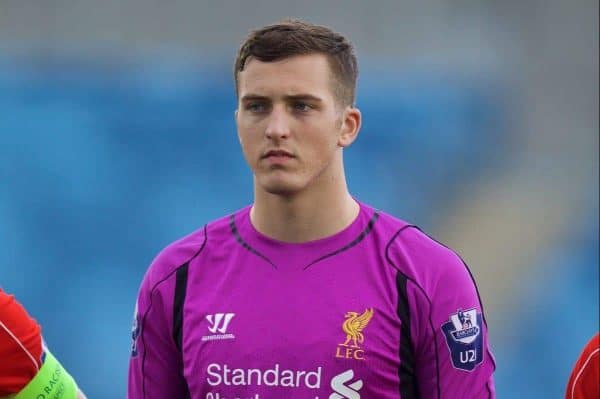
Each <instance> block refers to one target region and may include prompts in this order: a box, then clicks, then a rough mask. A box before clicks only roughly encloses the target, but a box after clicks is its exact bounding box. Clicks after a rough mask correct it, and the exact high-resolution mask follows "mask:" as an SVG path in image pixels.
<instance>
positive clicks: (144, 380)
mask: <svg viewBox="0 0 600 399" xmlns="http://www.w3.org/2000/svg"><path fill="white" fill-rule="evenodd" d="M176 271H177V269H175V270H173V271H172V272H171V273H169V274H167V275H166V276H165V277H164V278H163V279H162V280H160V281H159V282H157V283H156V284H154V286H153V287H152V289H151V290H150V305H149V306H148V309H146V311H145V312H144V315H143V316H142V322H141V323H140V340H141V341H142V346H143V348H144V354H143V355H142V398H144V399H145V398H146V373H145V372H144V366H145V365H146V353H147V350H146V344H145V342H144V332H145V331H146V329H145V328H144V325H145V324H146V316H148V313H150V310H152V305H153V301H152V298H154V291H155V290H156V288H157V287H158V286H159V285H160V284H161V283H163V282H165V281H167V280H168V279H169V278H170V277H171V276H172V275H173V273H175V272H176Z"/></svg>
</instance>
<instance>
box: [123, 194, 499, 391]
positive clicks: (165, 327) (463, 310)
mask: <svg viewBox="0 0 600 399" xmlns="http://www.w3.org/2000/svg"><path fill="white" fill-rule="evenodd" d="M249 211H250V207H247V208H244V209H242V210H240V211H238V212H236V213H235V214H233V215H231V216H228V217H225V218H222V219H220V220H217V221H214V222H212V223H210V224H208V225H206V226H205V227H204V228H203V229H201V230H198V231H197V232H195V233H193V234H191V235H189V236H187V237H185V238H183V239H181V240H179V241H177V242H175V243H173V244H171V245H169V246H168V247H167V248H166V249H164V250H163V251H162V252H161V253H160V254H159V255H158V256H157V258H156V259H155V260H154V261H153V263H152V265H151V266H150V268H149V270H148V272H147V273H146V276H145V277H144V280H143V282H142V286H141V289H140V292H139V297H138V300H137V305H136V314H135V319H134V328H133V333H132V336H133V344H132V356H131V360H130V365H129V386H128V397H129V398H130V399H184V398H192V399H288V398H289V399H359V398H363V399H365V398H366V399H413V398H423V399H433V398H436V399H441V398H449V399H450V398H451V399H470V398H494V397H495V393H494V392H495V391H494V383H493V377H492V373H493V371H494V369H495V365H494V359H493V357H492V354H491V352H490V349H489V344H488V335H487V327H486V323H485V318H484V316H483V311H482V305H481V302H480V299H479V295H478V292H477V289H476V287H475V283H474V281H473V279H472V276H471V274H470V272H469V270H468V269H467V267H466V266H465V264H464V263H463V262H462V260H461V259H460V257H458V256H457V255H456V254H455V253H454V252H452V251H451V250H449V249H448V248H446V247H444V246H443V245H441V244H439V243H437V242H436V241H434V240H432V239H431V238H429V237H428V236H427V235H425V234H424V233H422V232H421V231H420V230H419V229H418V228H416V227H415V226H412V225H410V224H407V223H405V222H403V221H401V220H398V219H396V218H394V217H392V216H390V215H387V214H385V213H383V212H379V211H376V210H374V209H372V208H370V207H369V206H367V205H364V204H361V207H360V213H359V215H358V217H357V218H356V219H355V220H354V221H353V223H352V224H351V225H350V226H348V227H347V228H345V229H344V230H342V231H341V232H339V233H337V234H335V235H333V236H331V237H328V238H324V239H320V240H316V241H311V242H306V243H301V244H292V243H285V242H281V241H277V240H274V239H271V238H269V237H266V236H264V235H262V234H261V233H260V232H258V231H257V230H256V229H255V228H254V227H253V226H252V224H251V222H250V212H249Z"/></svg>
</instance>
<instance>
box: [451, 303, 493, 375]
mask: <svg viewBox="0 0 600 399" xmlns="http://www.w3.org/2000/svg"><path fill="white" fill-rule="evenodd" d="M482 325H483V324H482V318H481V313H480V312H478V311H477V309H469V310H465V311H463V310H461V309H459V310H458V311H457V312H456V313H454V314H452V315H450V317H449V320H448V321H447V322H446V323H444V324H442V331H443V332H444V335H445V337H446V343H447V344H448V349H449V350H450V355H451V357H452V365H453V366H454V368H457V369H459V370H465V371H473V369H474V368H475V367H477V365H479V364H481V362H482V361H483V331H482Z"/></svg>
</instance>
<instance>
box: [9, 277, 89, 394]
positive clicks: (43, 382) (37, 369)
mask: <svg viewBox="0 0 600 399" xmlns="http://www.w3.org/2000/svg"><path fill="white" fill-rule="evenodd" d="M8 398H10V399H85V396H84V395H83V394H82V393H81V391H79V389H78V388H77V384H76V383H75V381H74V380H73V377H71V376H70V375H69V373H67V372H66V371H65V369H64V368H63V367H62V366H61V364H60V363H59V362H58V361H57V360H56V359H55V358H54V356H52V353H50V352H49V351H48V349H47V348H46V346H45V344H44V342H43V340H42V336H41V329H40V326H39V325H38V324H37V323H36V321H35V320H33V319H32V318H31V316H29V314H28V313H27V311H26V310H25V309H24V308H23V306H22V305H21V304H20V303H18V302H17V301H16V300H15V299H14V297H13V296H12V295H8V294H6V293H5V292H3V291H2V290H1V289H0V399H8Z"/></svg>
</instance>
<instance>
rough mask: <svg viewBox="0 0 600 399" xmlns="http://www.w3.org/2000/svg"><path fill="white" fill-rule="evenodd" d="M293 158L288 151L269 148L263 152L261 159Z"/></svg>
mask: <svg viewBox="0 0 600 399" xmlns="http://www.w3.org/2000/svg"><path fill="white" fill-rule="evenodd" d="M287 158H294V155H292V154H291V153H290V152H287V151H285V150H270V151H267V152H266V153H264V154H263V156H262V157H261V159H287Z"/></svg>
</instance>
